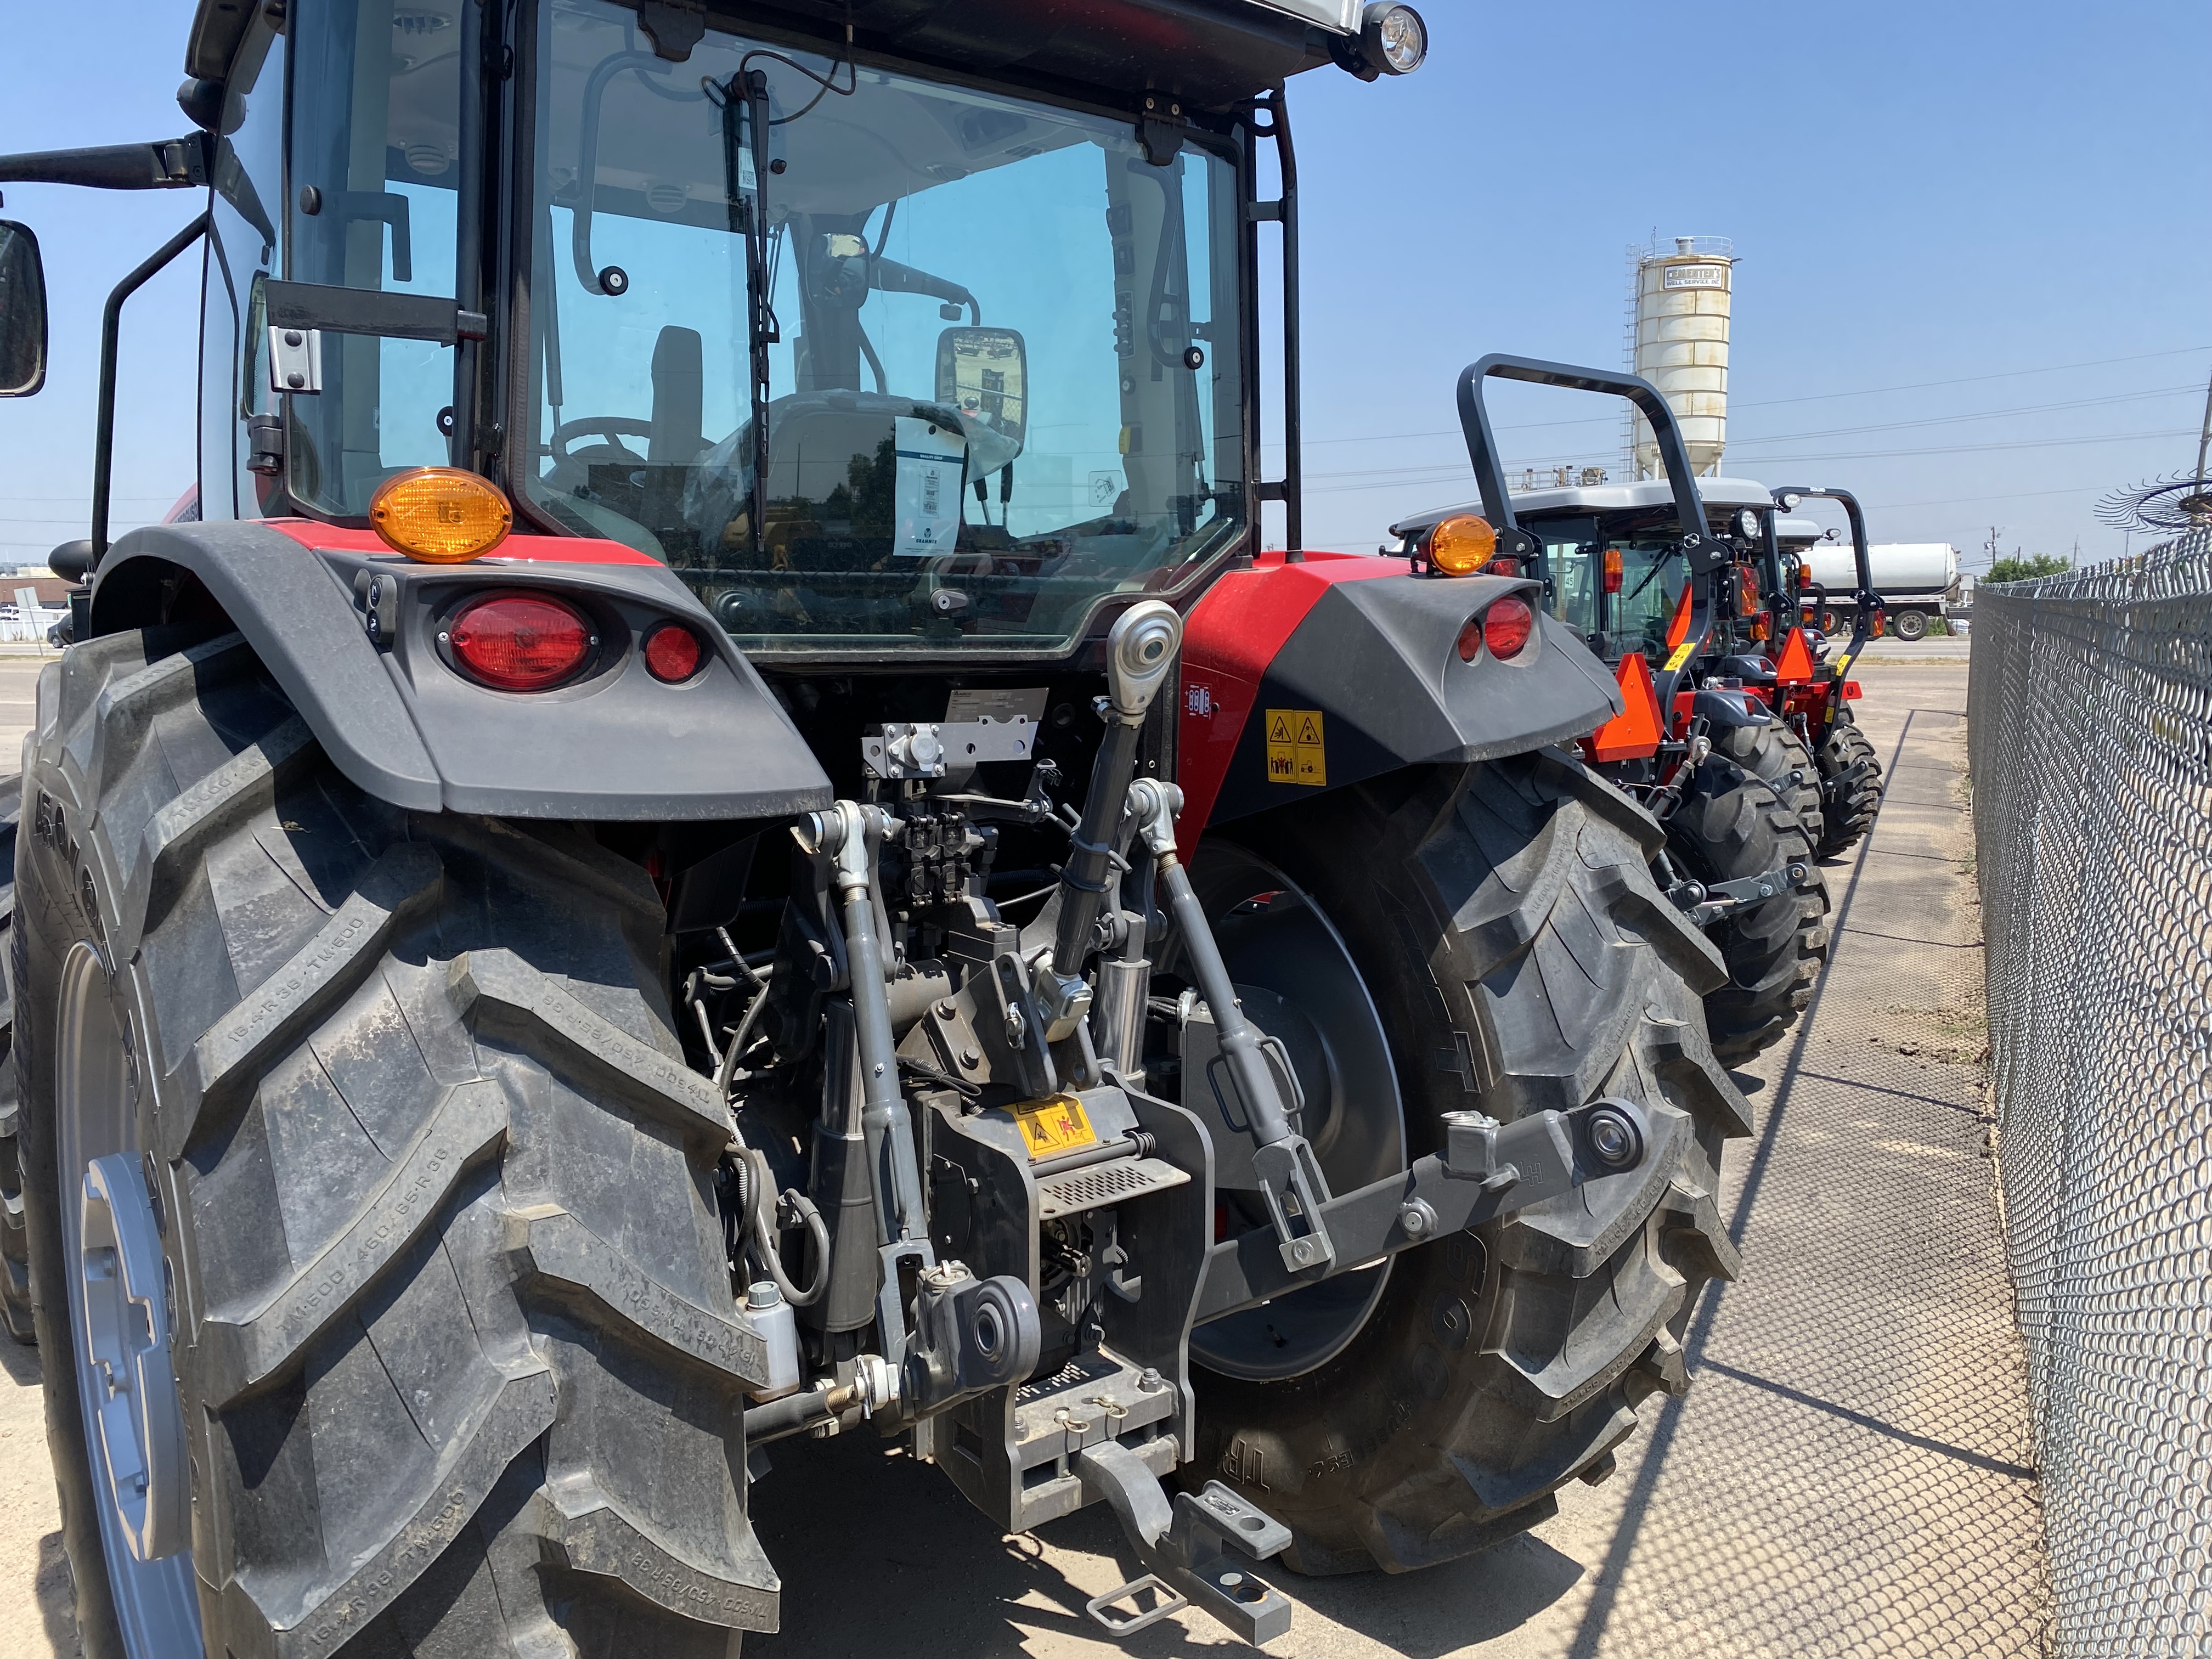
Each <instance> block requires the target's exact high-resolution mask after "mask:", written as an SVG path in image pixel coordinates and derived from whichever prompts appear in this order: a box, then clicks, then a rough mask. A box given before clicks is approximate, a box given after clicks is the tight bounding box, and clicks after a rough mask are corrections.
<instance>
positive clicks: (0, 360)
mask: <svg viewBox="0 0 2212 1659" xmlns="http://www.w3.org/2000/svg"><path fill="white" fill-rule="evenodd" d="M44 385H46V267H45V266H44V265H43V264H40V259H39V239H38V238H37V237H35V236H33V235H32V234H31V230H30V227H29V226H27V225H19V224H17V223H15V222H14V221H13V220H9V219H0V398H27V397H29V396H30V395H31V394H32V393H33V392H36V391H37V390H38V389H39V388H40V386H44Z"/></svg>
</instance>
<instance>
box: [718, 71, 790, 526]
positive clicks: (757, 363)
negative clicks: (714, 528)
mask: <svg viewBox="0 0 2212 1659" xmlns="http://www.w3.org/2000/svg"><path fill="white" fill-rule="evenodd" d="M741 78H742V79H743V80H744V96H745V128H746V133H745V137H746V144H747V147H748V148H749V149H750V150H751V152H752V162H753V193H752V195H751V197H750V198H747V197H745V196H744V191H743V189H742V187H741V181H740V180H738V179H732V180H731V181H730V182H731V184H732V186H733V189H732V197H733V199H734V200H735V202H736V203H737V206H738V210H739V211H741V212H742V213H743V215H744V232H745V301H746V310H747V313H749V316H750V325H749V327H748V333H749V335H750V338H751V343H752V350H751V364H752V382H753V386H752V406H753V492H752V507H751V510H750V512H749V513H747V515H746V516H747V517H748V518H750V520H752V525H751V530H752V534H751V537H750V541H751V543H752V550H753V556H754V557H755V558H757V559H758V558H765V557H766V556H767V555H768V404H769V362H768V349H769V346H771V345H773V344H775V342H776V341H777V339H779V338H780V337H781V333H782V331H781V329H780V328H779V327H777V325H776V319H775V306H774V304H773V303H772V301H773V299H774V295H773V294H772V293H771V292H770V289H769V275H768V175H769V167H770V166H771V165H772V163H771V162H770V161H769V154H768V129H769V100H768V71H767V70H744V71H742V76H741ZM725 119H727V117H726V116H725Z"/></svg>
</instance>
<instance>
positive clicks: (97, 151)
mask: <svg viewBox="0 0 2212 1659" xmlns="http://www.w3.org/2000/svg"><path fill="white" fill-rule="evenodd" d="M208 143H209V140H208V136H207V134H205V133H204V132H195V133H191V134H189V135H187V136H186V137H182V138H164V139H160V140H157V141H155V142H154V143H144V144H96V145H94V146H92V147H90V148H88V149H44V150H31V151H27V152H26V153H24V154H22V155H0V185H82V186H83V187H84V188H86V189H88V190H192V189H196V188H198V189H204V188H205V186H206V185H207V181H208Z"/></svg>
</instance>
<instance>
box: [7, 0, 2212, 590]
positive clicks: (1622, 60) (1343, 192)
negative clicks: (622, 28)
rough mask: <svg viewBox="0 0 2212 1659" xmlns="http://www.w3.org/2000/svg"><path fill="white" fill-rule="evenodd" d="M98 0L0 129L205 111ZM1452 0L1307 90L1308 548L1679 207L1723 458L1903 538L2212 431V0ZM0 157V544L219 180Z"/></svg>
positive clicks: (1363, 539)
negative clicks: (1731, 273)
mask: <svg viewBox="0 0 2212 1659" xmlns="http://www.w3.org/2000/svg"><path fill="white" fill-rule="evenodd" d="M99 10H100V19H101V21H100V28H99V31H98V40H97V46H98V55H97V57H96V58H93V57H89V56H88V55H87V53H86V52H85V37H84V33H83V14H82V13H80V12H79V11H77V10H76V9H72V8H68V7H59V8H56V7H15V8H13V9H11V11H10V14H9V19H8V22H7V26H6V27H7V36H8V41H9V60H10V63H11V66H13V67H14V68H15V70H16V71H17V72H16V74H15V76H12V77H11V81H12V84H11V86H10V88H9V98H8V99H7V100H5V102H4V104H0V150H9V149H32V148H46V147H48V146H57V145H63V144H80V143H114V142H118V141H122V140H125V139H137V138H148V137H161V136H170V135H173V134H174V133H176V132H179V131H183V130H184V121H183V118H182V117H181V116H180V115H179V113H178V112H177V109H176V106H175V104H174V103H173V101H172V99H173V93H174V90H175V87H176V83H177V82H178V80H179V78H180V76H181V75H182V72H183V71H182V54H183V38H184V31H185V20H186V19H187V17H188V16H189V14H190V7H189V6H188V5H186V4H185V3H183V0H173V3H169V4H151V3H118V4H112V5H109V6H106V7H102V8H100V9H99ZM1427 12H1428V15H1429V19H1430V24H1431V33H1432V34H1433V36H1434V39H1435V47H1434V51H1433V53H1432V55H1431V58H1430V61H1429V63H1428V64H1427V65H1426V66H1425V68H1424V69H1423V70H1421V71H1420V72H1419V74H1417V75H1414V76H1411V77H1408V78H1407V79H1405V80H1401V81H1395V82H1380V83H1377V84H1375V85H1371V86H1363V85H1361V84H1360V83H1359V82H1355V81H1353V80H1352V79H1351V78H1350V77H1349V76H1343V75H1340V74H1338V73H1336V72H1335V71H1334V70H1322V71H1316V72H1315V73H1313V74H1310V75H1308V76H1303V77H1301V78H1300V79H1299V80H1298V81H1297V82H1294V83H1293V85H1292V94H1291V96H1292V102H1291V110H1292V114H1293V118H1294V125H1295V128H1296V131H1297V139H1298V153H1299V161H1300V166H1301V171H1302V175H1303V176H1302V184H1303V187H1304V218H1305V328H1306V331H1305V343H1306V410H1307V416H1306V420H1307V434H1308V438H1309V447H1308V450H1307V456H1306V465H1307V470H1308V477H1309V490H1310V493H1309V495H1308V504H1307V520H1308V539H1309V541H1310V543H1311V544H1314V545H1317V546H1321V545H1337V546H1345V547H1371V546H1373V545H1374V544H1376V541H1377V540H1378V539H1379V538H1381V535H1382V533H1383V528H1384V527H1385V526H1387V525H1388V524H1389V522H1390V520H1392V519H1393V518H1394V517H1395V516H1396V515H1397V514H1399V513H1404V512H1407V511H1411V510H1413V509H1416V508H1419V507H1426V506H1432V505H1435V504H1437V503H1439V502H1441V501H1452V500H1460V499H1464V498H1465V497H1466V496H1468V495H1470V494H1471V493H1472V485H1471V480H1470V478H1469V476H1468V471H1467V466H1466V457H1465V452H1464V450H1463V449H1462V447H1461V446H1460V443H1459V440H1458V436H1457V433H1456V430H1455V416H1454V413H1453V410H1452V405H1451V392H1452V385H1453V380H1454V377H1455V374H1456V373H1457V371H1458V369H1459V368H1460V367H1461V366H1462V364H1464V363H1465V362H1468V361H1469V360H1471V359H1473V358H1474V357H1476V356H1480V355H1481V354H1482V353H1484V352H1486V351H1492V350H1510V351H1520V352H1524V353H1527V354H1528V355H1532V356H1553V357H1561V358H1566V359H1569V360H1580V361H1583V362H1592V363H1596V364H1601V365H1605V366H1607V367H1613V366H1618V365H1619V364H1620V360H1621V342H1622V324H1623V321H1624V310H1625V296H1626V276H1625V274H1624V256H1623V251H1624V249H1625V247H1626V246H1627V245H1628V244H1630V243H1641V242H1643V241H1644V240H1646V239H1647V238H1649V237H1650V235H1651V234H1653V233H1654V232H1655V231H1656V233H1657V234H1659V235H1660V236H1662V237H1671V236H1674V235H1679V234H1704V235H1723V236H1729V237H1732V238H1734V239H1735V244H1736V252H1737V254H1738V256H1739V258H1740V261H1741V263H1740V264H1738V266H1737V269H1736V289H1735V326H1734V336H1735V337H1734V345H1733V352H1732V372H1731V387H1730V393H1731V418H1730V422H1729V440H1730V442H1729V455H1728V459H1727V461H1726V463H1725V467H1724V470H1725V471H1729V472H1731V473H1739V474H1742V475H1745V476H1748V477H1757V478H1762V479H1764V480H1765V481H1766V482H1768V483H1832V484H1843V485H1845V486H1848V487H1850V488H1852V489H1856V490H1857V492H1858V493H1859V495H1860V496H1861V498H1862V500H1863V501H1866V502H1867V503H1868V505H1869V507H1870V508H1872V509H1873V511H1872V513H1871V518H1872V522H1873V530H1874V534H1875V538H1876V539H1877V540H1883V541H1921V540H1927V541H1949V542H1953V543H1955V544H1958V545H1959V546H1960V548H1962V549H1964V550H1966V551H1967V552H1968V554H1969V555H1970V556H1971V558H1970V564H1978V563H1979V562H1981V555H1980V550H1981V546H1982V544H1983V543H1984V541H1985V540H1986V539H1987V538H1988V536H1989V533H1990V526H1992V525H1995V526H1999V527H2000V531H2001V533H2000V536H1999V541H2000V544H2001V545H2002V548H2003V549H2004V550H2007V551H2009V550H2011V549H2012V548H2014V547H2015V546H2016V545H2017V546H2024V547H2025V548H2027V550H2030V551H2057V552H2065V551H2068V550H2070V549H2071V548H2072V546H2073V544H2074V543H2075V538H2079V539H2080V543H2081V550H2082V554H2083V556H2084V557H2086V558H2098V557H2103V556H2109V555H2112V554H2117V553H2118V552H2119V551H2120V550H2121V538H2120V537H2119V535H2118V533H2117V532H2111V531H2106V530H2105V529H2103V528H2102V527H2101V526H2099V525H2098V524H2097V522H2096V520H2094V518H2093V516H2092V513H2091V508H2092V507H2093V505H2094V503H2095V501H2096V499H2097V497H2098V496H2099V495H2100V494H2102V493H2103V492H2105V491H2106V490H2108V489H2112V488H2115V487H2117V486H2120V485H2124V484H2127V483H2132V482H2134V481H2136V480H2137V479H2140V478H2142V477H2148V476H2149V475H2152V474H2156V473H2162V472H2170V471H2175V470H2178V469H2180V468H2183V467H2185V466H2187V465H2191V463H2193V461H2194V459H2195V453H2196V445H2195V435H2196V431H2197V424H2198V422H2199V420H2200V418H2201V416H2202V415H2203V405H2204V385H2205V379H2206V375H2207V374H2208V372H2212V283H2208V280H2207V272H2208V270H2212V258H2208V254H2212V222H2208V220H2207V217H2206V216H2205V214H2204V212H2203V204H2204V203H2205V201H2206V200H2207V198H2208V194H2212V192H2208V189H2207V185H2208V183H2212V179H2208V173H2212V118H2208V115H2207V106H2206V105H2205V103H2204V101H2203V99H2202V98H2201V97H2199V96H2198V95H2197V94H2195V93H2194V92H2192V91H2191V90H2190V89H2189V88H2187V87H2186V86H2185V85H2183V84H2180V83H2179V82H2177V80H2176V78H2175V69H2174V66H2178V65H2183V64H2197V63H2202V62H2203V61H2205V59H2206V58H2207V55H2208V52H2212V8H2208V7H2206V6H2205V5H2203V3H2202V0H2189V3H2182V0H2172V3H2153V0H2144V3H2132V4H2130V3H2120V4H2105V5H2100V6H2095V7H2081V6H2065V7H2061V6H2054V5H2049V4H2045V3H2040V0H2027V3H2013V4H2004V5H2000V4H1994V3H1979V0H1975V3H1961V0H1941V3H1936V4H1928V3H1924V0H1923V3H1917V4H1911V5H1905V4H1897V3H1891V0H1872V3H1864V4H1860V5H1857V6H1852V7H1848V8H1843V7H1831V6H1808V5H1773V4H1765V5H1752V4H1747V3H1708V4H1706V5H1704V6H1702V7H1694V8H1692V7H1668V6H1655V5H1650V4H1638V5H1630V4H1614V3H1602V4H1599V3H1588V4H1570V5H1563V6H1548V7H1531V6H1521V7H1510V6H1502V5H1487V4H1484V5H1477V4H1474V3H1468V0H1431V3H1430V4H1429V6H1428V8H1427ZM26 70H28V71H29V72H27V73H26V72H24V71H26ZM5 191H6V197H7V214H8V216H9V217H15V218H21V219H24V220H26V221H27V222H30V223H31V224H32V225H33V227H34V228H36V230H37V231H38V233H39V235H40V241H41V243H42V246H43V247H44V250H45V253H46V267H47V271H48V276H49V280H50V282H51V283H52V287H53V289H54V299H55V318H54V343H53V360H52V374H51V379H50V381H49V384H48V386H47V389H46V392H44V393H43V394H42V395H40V397H38V398H33V399H27V400H23V401H18V402H13V403H0V561H6V560H10V559H16V558H23V559H33V558H36V557H39V556H41V555H42V554H43V553H44V552H45V550H46V549H47V548H49V547H51V546H52V544H54V543H56V542H58V541H61V540H64V539H66V538H70V537H72V536H78V535H82V534H83V533H84V531H85V507H84V501H85V498H86V493H87V490H88V483H89V479H90V476H91V449H92V423H93V379H94V368H95V365H96V362H97V357H98V339H99V318H100V303H101V301H102V299H103V298H104V296H105V295H106V291H107V289H108V288H109V287H110V286H111V285H112V283H114V282H115V280H116V279H117V278H118V276H121V275H122V274H123V273H124V272H125V271H126V270H129V269H130V268H131V265H132V264H135V263H137V260H138V259H139V258H142V257H143V255H144V254H145V253H146V252H148V251H149V250H150V249H152V248H153V247H154V246H156V245H157V244H158V243H159V242H160V241H161V239H162V238H163V237H164V236H166V235H167V234H168V233H169V231H171V230H172V229H173V228H176V227H177V226H179V225H180V224H182V223H183V222H185V220H187V219H188V218H189V217H190V216H191V213H192V211H193V210H194V207H195V202H194V198H193V197H191V196H190V195H189V194H187V193H185V192H183V191H176V192H166V191H159V192H155V191H149V192H145V193H142V194H136V195H124V194H107V193H98V194H95V193H91V192H83V191H64V190H61V189H58V188H54V187H48V186H38V185H9V186H6V187H5ZM1269 234H1272V233H1269ZM196 304H197V263H196V261H194V260H193V259H191V258H190V257H189V256H188V257H187V258H186V259H185V260H183V261H180V262H179V265H178V267H177V268H175V269H174V270H172V271H171V272H170V273H168V274H167V275H165V276H163V277H161V279H159V280H158V281H157V282H156V283H155V284H154V285H152V286H151V287H149V288H148V289H146V290H144V291H143V293H142V294H141V295H140V296H139V297H138V298H137V300H135V301H133V302H132V305H131V310H130V311H129V313H126V319H125V330H124V350H123V359H122V361H123V374H122V381H121V394H122V395H121V417H120V420H119V423H118V465H117V472H116V493H117V497H118V501H117V508H118V511H117V520H118V526H122V525H127V524H130V523H133V522H137V521H140V520H143V519H147V518H151V517H157V516H159V514H160V513H161V510H162V509H163V508H165V507H167V505H168V503H169V502H170V501H172V500H173V499H174V497H175V495H176V494H177V493H178V492H179V490H180V489H183V488H184V487H185V485H186V484H187V483H189V482H190V481H191V467H192V457H191V446H192V422H193V409H194V392H193V378H194V374H195V369H194V355H193V337H194V326H195V325H194V322H193V309H194V307H195V306H196ZM1513 390H1514V391H1516V392H1517V393H1518V395H1517V396H1513V397H1507V398H1501V402H1500V404H1499V407H1498V419H1499V421H1500V422H1501V424H1502V425H1504V426H1508V427H1519V428H1522V429H1519V430H1513V431H1510V432H1508V433H1506V434H1505V435H1504V442H1505V447H1506V448H1507V450H1508V453H1509V456H1510V459H1513V460H1515V461H1535V460H1539V459H1551V458H1559V459H1565V458H1567V457H1568V456H1570V455H1572V456H1576V457H1578V458H1581V457H1586V458H1587V459H1590V460H1592V461H1595V462H1598V463H1601V464H1610V463H1612V462H1613V461H1614V460H1615V459H1616V457H1617V454H1618V448H1619V446H1618V441H1617V436H1616V432H1617V424H1618V423H1617V421H1616V420H1615V419H1614V418H1613V414H1612V411H1611V409H1610V407H1605V408H1596V407H1594V406H1593V405H1592V404H1590V403H1589V400H1586V399H1583V398H1577V397H1574V396H1571V395H1570V394H1564V393H1552V392H1539V391H1534V390H1522V389H1518V388H1516V389H1513ZM1842 394H1849V395H1842ZM1538 422H1542V423H1544V424H1541V425H1540V424H1536V423H1538ZM1553 422H1581V423H1580V424H1572V425H1559V424H1551V423H1553Z"/></svg>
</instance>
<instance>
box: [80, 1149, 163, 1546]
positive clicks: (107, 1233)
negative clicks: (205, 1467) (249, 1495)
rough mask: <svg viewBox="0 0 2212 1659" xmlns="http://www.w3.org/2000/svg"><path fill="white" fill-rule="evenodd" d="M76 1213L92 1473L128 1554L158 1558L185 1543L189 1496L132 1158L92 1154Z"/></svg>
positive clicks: (142, 1194)
mask: <svg viewBox="0 0 2212 1659" xmlns="http://www.w3.org/2000/svg"><path fill="white" fill-rule="evenodd" d="M80 1218H81V1224H80V1225H81V1231H80V1233H79V1249H78V1254H77V1261H78V1263H79V1267H80V1273H81V1274H82V1295H83V1308H84V1326H83V1330H82V1340H83V1342H84V1355H83V1362H82V1363H83V1364H84V1365H85V1367H86V1368H87V1370H88V1371H89V1373H90V1375H89V1376H88V1378H87V1382H88V1384H89V1386H88V1389H87V1390H86V1392H87V1393H88V1395H89V1396H90V1398H89V1399H88V1401H87V1404H88V1406H89V1407H90V1409H91V1415H92V1417H93V1420H94V1425H95V1427H96V1428H97V1431H98V1433H99V1436H100V1449H101V1452H102V1453H103V1456H102V1457H101V1458H100V1459H99V1460H97V1462H98V1463H99V1464H100V1465H102V1466H104V1467H101V1468H100V1471H99V1472H100V1474H104V1475H105V1477H106V1480H105V1481H104V1483H103V1484H104V1485H105V1487H106V1497H107V1498H108V1499H109V1501H110V1502H112V1504H113V1505H114V1508H115V1516H116V1519H117V1521H118V1522H119V1523H120V1524H121V1527H122V1530H123V1536H124V1538H125V1540H126V1541H128V1543H129V1544H130V1546H131V1553H132V1554H133V1555H135V1556H137V1558H138V1559H140V1560H141V1561H158V1560H160V1559H162V1558H163V1557H164V1556H168V1555H173V1554H175V1553H177V1552H178V1551H179V1550H180V1549H182V1548H184V1547H185V1544H186V1543H187V1542H188V1541H189V1540H190V1537H191V1490H190V1481H189V1478H188V1477H187V1475H186V1474H185V1425H184V1413H183V1412H182V1410H181V1408H180V1407H179V1403H178V1395H177V1374H176V1370H175V1367H174V1365H173V1363H172V1360H171V1358H170V1350H169V1336H170V1312H169V1304H170V1297H169V1293H168V1288H167V1267H166V1265H165V1264H164V1262H163V1261H162V1259H161V1233H160V1230H159V1229H158V1228H157V1227H156V1226H155V1220H154V1206H153V1205H152V1203H151V1201H150V1200H149V1197H148V1194H147V1191H146V1178H145V1176H144V1174H143V1170H142V1169H141V1166H140V1164H139V1163H138V1161H137V1159H136V1158H130V1157H127V1156H125V1155H124V1154H121V1153H111V1154H109V1155H108V1156H106V1157H105V1158H94V1160H93V1161H92V1164H91V1165H90V1167H89V1168H88V1169H87V1170H85V1175H84V1193H83V1203H82V1207H81V1210H80Z"/></svg>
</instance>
